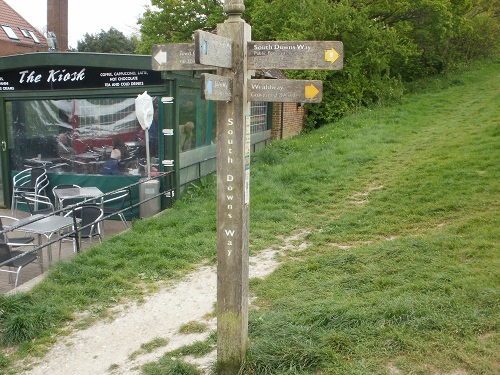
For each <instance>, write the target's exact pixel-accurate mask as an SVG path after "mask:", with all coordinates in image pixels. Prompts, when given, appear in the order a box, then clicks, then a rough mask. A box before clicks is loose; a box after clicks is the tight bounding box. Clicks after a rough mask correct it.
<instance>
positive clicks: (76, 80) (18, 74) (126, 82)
mask: <svg viewBox="0 0 500 375" xmlns="http://www.w3.org/2000/svg"><path fill="white" fill-rule="evenodd" d="M158 82H161V73H159V72H156V71H151V70H110V69H105V70H103V69H101V68H93V67H91V68H89V67H82V66H65V67H35V68H27V69H20V70H16V71H7V72H0V91H23V90H60V89H86V88H117V87H134V86H149V85H157V84H158Z"/></svg>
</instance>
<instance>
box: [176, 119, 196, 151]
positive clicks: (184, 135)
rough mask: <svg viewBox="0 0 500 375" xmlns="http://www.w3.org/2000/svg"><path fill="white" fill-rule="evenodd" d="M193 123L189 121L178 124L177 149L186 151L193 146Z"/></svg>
mask: <svg viewBox="0 0 500 375" xmlns="http://www.w3.org/2000/svg"><path fill="white" fill-rule="evenodd" d="M193 129H194V124H193V123H192V122H191V121H188V122H186V123H185V124H184V125H179V149H180V151H188V150H192V149H193V148H194V137H193Z"/></svg>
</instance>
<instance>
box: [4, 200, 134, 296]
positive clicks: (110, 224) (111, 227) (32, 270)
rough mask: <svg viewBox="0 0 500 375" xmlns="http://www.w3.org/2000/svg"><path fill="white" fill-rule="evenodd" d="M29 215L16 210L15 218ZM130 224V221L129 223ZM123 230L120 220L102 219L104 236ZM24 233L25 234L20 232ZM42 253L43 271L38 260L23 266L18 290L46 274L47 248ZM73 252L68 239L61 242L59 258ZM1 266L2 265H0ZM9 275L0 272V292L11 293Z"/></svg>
mask: <svg viewBox="0 0 500 375" xmlns="http://www.w3.org/2000/svg"><path fill="white" fill-rule="evenodd" d="M0 215H7V216H12V213H11V211H10V210H7V209H0ZM27 216H29V213H27V212H22V211H18V214H17V218H19V219H20V218H23V217H27ZM129 224H130V223H129ZM124 230H125V226H124V225H123V223H122V222H121V221H120V220H105V221H104V234H105V237H109V236H112V235H113V234H116V233H119V232H122V231H124ZM22 235H25V234H22ZM87 241H88V240H84V241H83V247H82V250H83V251H85V249H88V248H89V246H90V245H89V243H88V242H87ZM93 242H94V244H95V243H98V242H99V240H98V239H95V238H94V239H93ZM58 251H59V246H58V244H57V243H54V244H53V245H52V254H53V261H54V262H55V261H57V260H59V254H58ZM42 254H43V258H42V259H43V268H44V273H43V274H42V273H40V266H39V265H38V262H36V261H35V262H32V263H30V264H28V265H27V266H26V267H24V268H23V269H22V270H21V274H20V276H19V285H18V287H17V290H18V291H25V290H28V289H29V288H31V287H32V286H33V285H35V284H36V283H37V282H39V281H40V280H42V279H43V277H44V276H45V274H46V272H45V271H46V270H47V267H48V264H49V262H48V259H47V254H48V250H47V248H44V249H43V251H42ZM74 255H75V253H74V252H73V244H72V243H71V242H70V241H63V244H62V251H61V259H69V258H71V257H73V256H74ZM2 268H3V267H2ZM14 276H15V275H14ZM8 280H9V276H8V274H7V273H6V272H0V293H12V292H14V284H10V283H9V282H8Z"/></svg>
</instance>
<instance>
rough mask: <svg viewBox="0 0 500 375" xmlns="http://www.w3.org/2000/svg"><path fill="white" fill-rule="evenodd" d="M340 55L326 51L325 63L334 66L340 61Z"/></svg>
mask: <svg viewBox="0 0 500 375" xmlns="http://www.w3.org/2000/svg"><path fill="white" fill-rule="evenodd" d="M339 57H340V53H338V52H337V51H335V50H334V49H333V48H332V49H326V50H325V61H328V62H331V63H332V64H333V63H334V62H335V61H337V60H338V58H339Z"/></svg>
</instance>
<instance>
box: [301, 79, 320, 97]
mask: <svg viewBox="0 0 500 375" xmlns="http://www.w3.org/2000/svg"><path fill="white" fill-rule="evenodd" d="M304 93H305V96H306V99H314V97H315V96H316V95H318V94H319V90H318V89H317V88H316V86H314V85H313V84H312V83H311V84H310V85H308V86H306V87H305V89H304Z"/></svg>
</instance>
